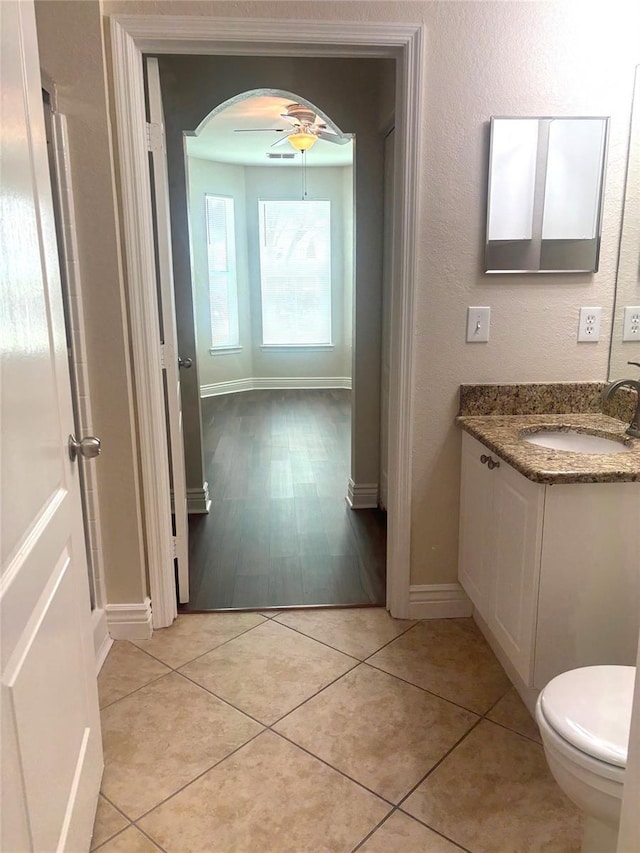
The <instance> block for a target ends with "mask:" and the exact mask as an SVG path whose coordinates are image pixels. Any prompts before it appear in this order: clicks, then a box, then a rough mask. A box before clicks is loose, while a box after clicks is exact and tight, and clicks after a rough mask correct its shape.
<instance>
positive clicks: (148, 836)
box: [133, 821, 167, 853]
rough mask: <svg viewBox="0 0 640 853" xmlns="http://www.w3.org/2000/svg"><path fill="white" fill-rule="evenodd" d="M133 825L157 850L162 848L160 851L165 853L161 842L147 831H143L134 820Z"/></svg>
mask: <svg viewBox="0 0 640 853" xmlns="http://www.w3.org/2000/svg"><path fill="white" fill-rule="evenodd" d="M133 825H134V826H135V828H136V829H137V830H138V832H140V833H142V835H144V837H145V838H148V839H149V841H150V842H151V843H152V844H154V845H155V846H156V847H157V848H158V849H159V850H162V853H167V850H166V849H165V848H164V847H163V846H162V844H159V843H158V842H157V841H156V840H155V838H154V837H153V836H152V835H149V833H148V832H145V831H144V829H142V827H141V826H138V824H137V823H136V822H135V821H134V823H133Z"/></svg>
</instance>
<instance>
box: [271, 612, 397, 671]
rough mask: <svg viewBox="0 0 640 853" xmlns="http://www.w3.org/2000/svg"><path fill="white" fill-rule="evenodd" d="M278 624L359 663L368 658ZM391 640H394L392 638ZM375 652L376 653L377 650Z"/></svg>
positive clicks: (282, 623)
mask: <svg viewBox="0 0 640 853" xmlns="http://www.w3.org/2000/svg"><path fill="white" fill-rule="evenodd" d="M280 615H282V614H280ZM274 621H277V620H275V618H274ZM277 624H278V625H282V627H283V628H289V630H290V631H295V632H296V634H300V636H302V637H306V638H307V640H313V641H314V642H316V643H320V645H322V646H324V647H325V648H327V649H331V651H333V652H338V653H339V654H341V655H345V656H346V657H348V658H353V660H357V661H358V663H364V661H365V660H366V658H359V657H356V655H352V654H351V653H350V652H344V651H343V650H342V649H338V648H336V647H335V646H332V645H330V644H329V643H327V642H325V641H324V640H319V639H318V638H317V637H313V636H312V635H311V634H305V632H304V631H301V630H300V629H299V628H295V627H294V626H293V625H287V624H286V623H285V622H277ZM394 639H395V638H394ZM390 642H393V641H392V640H391V641H390ZM380 648H384V646H381V647H380ZM373 654H375V652H374V653H373ZM369 657H371V655H369Z"/></svg>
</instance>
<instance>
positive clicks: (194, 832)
mask: <svg viewBox="0 0 640 853" xmlns="http://www.w3.org/2000/svg"><path fill="white" fill-rule="evenodd" d="M99 688H100V700H101V706H102V725H103V738H104V748H105V771H104V779H103V785H102V794H101V796H100V803H99V807H98V814H97V817H96V823H95V829H94V838H93V847H92V849H93V850H100V851H101V853H157V851H159V850H160V851H166V853H208V851H232V852H233V853H252V852H253V851H260V853H269V851H273V853H284V851H292V853H307V851H308V852H309V853H320V851H328V853H329V851H330V853H334V851H335V853H338V851H345V853H349V851H356V850H360V851H365V853H395V851H398V853H414V851H415V853H418V851H420V853H455V851H460V850H466V851H471V853H525V851H544V853H572V851H576V853H577V851H579V849H580V834H581V820H580V816H579V815H578V813H577V811H576V809H575V808H574V807H573V806H572V805H571V803H569V802H568V800H566V799H565V797H564V796H563V794H562V793H561V792H560V790H559V788H558V787H557V786H556V784H555V782H554V781H553V779H552V777H551V776H550V774H549V772H548V770H547V766H546V763H545V760H544V755H543V751H542V746H541V745H540V741H539V736H538V732H537V729H536V726H535V723H534V722H533V720H532V719H531V717H530V716H529V714H528V713H527V711H526V710H525V708H524V706H523V705H522V703H521V702H520V699H519V698H518V696H517V694H516V693H515V691H514V690H513V689H512V688H511V687H510V684H509V682H508V680H507V678H506V676H505V674H504V672H503V671H502V669H501V667H500V665H499V663H498V662H497V660H496V658H495V657H494V655H493V653H492V652H491V650H490V649H489V647H488V646H487V644H486V643H485V641H484V639H483V637H482V635H481V634H480V633H479V631H478V629H477V628H476V626H475V624H474V623H473V621H472V620H470V619H448V620H445V619H443V620H436V621H429V622H418V623H414V622H403V621H396V620H393V619H391V618H390V617H389V616H388V614H387V613H386V612H385V611H384V610H383V609H354V610H307V611H284V612H273V611H272V612H265V613H264V614H260V613H211V614H187V615H182V616H180V617H179V618H178V620H177V622H176V623H175V624H174V625H173V626H172V627H171V628H166V629H164V630H162V631H157V632H156V633H155V634H154V636H153V638H152V639H151V640H148V641H140V642H136V643H135V644H133V643H129V642H124V641H121V642H117V643H115V644H114V646H113V648H112V650H111V652H110V654H109V657H108V658H107V660H106V662H105V664H104V666H103V668H102V672H101V673H100V677H99Z"/></svg>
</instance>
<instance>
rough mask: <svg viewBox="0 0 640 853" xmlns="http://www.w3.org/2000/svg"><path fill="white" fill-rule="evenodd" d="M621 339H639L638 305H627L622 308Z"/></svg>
mask: <svg viewBox="0 0 640 853" xmlns="http://www.w3.org/2000/svg"><path fill="white" fill-rule="evenodd" d="M622 340H623V341H640V305H627V306H626V308H625V309H624V326H623V329H622Z"/></svg>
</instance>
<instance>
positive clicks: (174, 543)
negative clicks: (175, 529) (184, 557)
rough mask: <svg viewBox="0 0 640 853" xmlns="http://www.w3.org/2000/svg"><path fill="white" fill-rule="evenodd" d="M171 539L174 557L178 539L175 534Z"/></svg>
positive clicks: (176, 554) (176, 553)
mask: <svg viewBox="0 0 640 853" xmlns="http://www.w3.org/2000/svg"><path fill="white" fill-rule="evenodd" d="M172 539H173V556H174V558H175V557H177V556H178V540H177V538H176V537H175V536H173V537H172Z"/></svg>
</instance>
